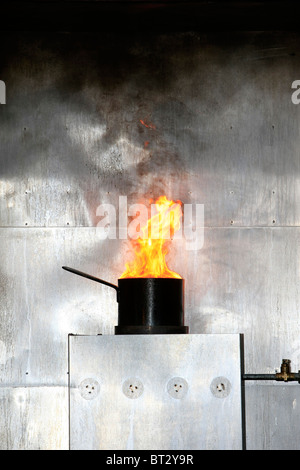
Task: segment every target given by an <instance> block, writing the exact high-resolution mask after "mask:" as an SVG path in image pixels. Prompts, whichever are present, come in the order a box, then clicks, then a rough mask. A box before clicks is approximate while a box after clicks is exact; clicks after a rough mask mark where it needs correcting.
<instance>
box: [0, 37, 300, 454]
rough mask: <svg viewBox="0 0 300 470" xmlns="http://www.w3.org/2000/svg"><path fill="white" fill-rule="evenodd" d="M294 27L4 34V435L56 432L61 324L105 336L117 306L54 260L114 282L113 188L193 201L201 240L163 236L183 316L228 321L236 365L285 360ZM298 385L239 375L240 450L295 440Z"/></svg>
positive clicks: (295, 336)
mask: <svg viewBox="0 0 300 470" xmlns="http://www.w3.org/2000/svg"><path fill="white" fill-rule="evenodd" d="M299 40H300V37H299V35H297V34H292V33H271V32H259V33H232V34H225V33H224V34H208V33H207V34H200V33H193V32H184V33H169V34H158V33H157V34H151V33H147V34H145V35H144V34H142V33H140V34H138V33H136V34H132V35H129V34H127V35H125V34H116V33H114V34H108V33H107V34H100V33H99V34H97V33H95V34H92V33H32V34H29V33H27V34H26V33H11V34H9V33H6V34H4V33H3V34H2V39H1V41H2V42H1V43H2V44H5V47H3V51H2V58H1V76H0V79H1V80H3V81H5V83H6V104H5V105H1V106H0V145H1V149H0V221H1V224H0V225H1V228H0V239H1V242H0V259H1V263H0V397H1V398H0V410H1V412H0V447H1V448H2V449H65V448H68V393H67V386H68V364H67V340H68V333H79V334H97V333H102V334H113V331H114V325H115V324H116V322H117V305H116V302H115V293H114V291H112V290H111V289H109V288H107V287H105V286H101V285H98V284H96V283H93V282H91V281H88V280H85V279H82V278H79V277H77V276H73V275H71V274H69V273H66V272H64V271H63V270H62V269H61V266H62V265H69V266H72V267H74V268H77V269H80V270H82V271H85V272H88V273H90V274H93V275H95V276H98V277H101V278H103V279H106V280H108V281H110V282H112V283H116V281H117V278H118V276H119V275H120V274H121V273H122V271H123V267H124V256H125V254H126V251H127V245H126V241H124V240H119V239H116V240H101V239H100V238H99V236H98V232H97V228H96V225H97V222H98V221H99V217H98V216H97V207H98V206H99V205H100V204H103V203H110V204H113V205H115V206H116V208H118V201H119V196H120V195H126V196H127V198H128V205H130V204H132V203H136V202H144V203H148V200H149V198H150V197H153V198H155V197H156V196H159V195H160V194H163V193H164V194H166V195H167V196H168V197H170V198H174V199H181V200H182V201H183V202H184V203H185V204H188V203H189V204H204V210H205V229H204V245H203V248H202V249H201V250H198V251H188V250H186V249H185V245H184V240H181V241H178V242H176V245H175V243H174V244H173V247H172V258H171V259H172V262H171V266H170V267H171V268H172V269H174V270H177V271H178V272H180V273H181V275H182V276H183V277H184V278H185V279H186V299H185V303H186V306H185V311H186V324H187V325H189V326H190V332H191V333H206V334H208V333H243V334H244V338H245V372H247V373H262V372H265V373H268V372H270V373H272V372H274V369H275V368H278V367H279V366H280V363H281V359H282V358H283V357H285V358H290V359H291V360H292V369H293V370H298V368H300V338H299V331H298V328H299V301H300V293H299V285H298V280H299V238H300V233H299V225H300V209H299V208H300V204H299V202H300V201H299V199H300V185H299V181H300V180H299V178H300V159H299V148H300V133H299V122H300V105H299V106H298V105H295V104H293V103H292V101H291V95H292V91H293V90H292V89H291V84H292V82H293V81H294V80H296V79H300V61H299V56H298V51H299V42H300V41H299ZM141 121H143V123H144V124H143V123H142V122H141ZM145 124H146V125H145ZM299 393H300V389H299V385H298V384H297V383H291V384H288V385H285V384H280V383H272V382H270V383H260V384H257V383H255V382H252V383H247V384H246V418H247V424H246V430H247V447H248V449H300V435H299V433H298V422H299V418H300V416H299V413H300V410H299V405H300V403H299V399H300V396H299Z"/></svg>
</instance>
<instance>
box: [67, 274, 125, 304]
mask: <svg viewBox="0 0 300 470" xmlns="http://www.w3.org/2000/svg"><path fill="white" fill-rule="evenodd" d="M62 268H63V269H65V270H66V271H70V273H74V274H77V275H78V276H82V277H86V278H87V279H91V280H92V281H95V282H100V284H104V285H105V286H109V287H112V288H113V289H116V291H117V301H118V297H119V295H118V294H119V288H118V286H115V285H114V284H111V283H110V282H107V281H103V279H99V278H98V277H95V276H91V275H90V274H86V273H82V272H81V271H78V270H77V269H73V268H68V267H67V266H62Z"/></svg>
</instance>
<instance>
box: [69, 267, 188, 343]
mask: <svg viewBox="0 0 300 470" xmlns="http://www.w3.org/2000/svg"><path fill="white" fill-rule="evenodd" d="M63 269H65V270H66V271H70V272H72V273H74V274H77V275H79V276H83V277H86V278H87V279H91V280H92V281H96V282H100V283H101V284H104V285H106V286H109V287H112V288H113V289H115V290H116V292H117V302H118V304H119V305H118V326H115V334H116V335H119V334H182V333H183V334H186V333H188V327H187V326H184V295H183V292H184V280H183V279H173V278H126V279H118V286H116V285H114V284H111V283H109V282H107V281H103V280H102V279H98V278H97V277H94V276H90V275H89V274H85V273H82V272H81V271H77V270H76V269H73V268H68V267H66V266H63Z"/></svg>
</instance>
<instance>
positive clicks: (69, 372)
mask: <svg viewBox="0 0 300 470" xmlns="http://www.w3.org/2000/svg"><path fill="white" fill-rule="evenodd" d="M70 375H71V371H70V334H68V433H69V436H68V441H69V450H71V422H70V420H71V397H70V388H71V387H70V385H71V379H70Z"/></svg>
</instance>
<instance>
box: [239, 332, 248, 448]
mask: <svg viewBox="0 0 300 470" xmlns="http://www.w3.org/2000/svg"><path fill="white" fill-rule="evenodd" d="M240 369H241V414H242V416H241V420H242V450H247V447H246V399H245V384H244V381H243V376H244V335H243V334H240Z"/></svg>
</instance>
